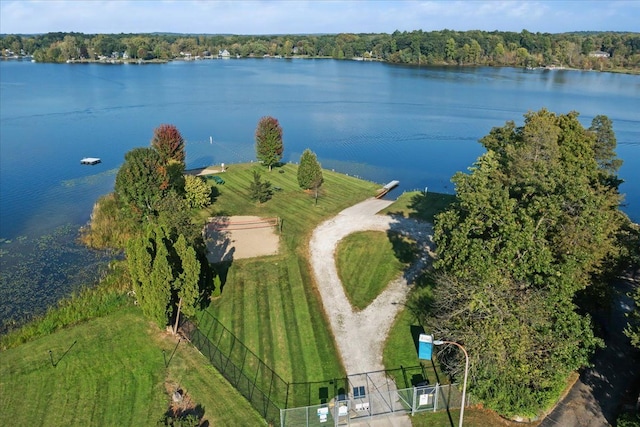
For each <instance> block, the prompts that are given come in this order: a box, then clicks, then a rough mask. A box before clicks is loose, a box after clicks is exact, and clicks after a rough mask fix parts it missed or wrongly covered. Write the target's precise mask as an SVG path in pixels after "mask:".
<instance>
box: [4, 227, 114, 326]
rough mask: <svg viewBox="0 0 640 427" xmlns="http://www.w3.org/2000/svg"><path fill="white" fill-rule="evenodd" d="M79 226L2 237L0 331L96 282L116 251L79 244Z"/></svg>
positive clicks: (41, 311)
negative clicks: (49, 231) (97, 249)
mask: <svg viewBox="0 0 640 427" xmlns="http://www.w3.org/2000/svg"><path fill="white" fill-rule="evenodd" d="M77 237H78V229H77V227H75V226H71V225H68V226H63V227H58V228H56V229H55V230H54V231H53V232H52V233H50V234H47V235H44V236H40V237H37V238H27V237H24V236H23V237H20V238H18V239H17V240H16V241H13V242H12V241H9V240H6V239H5V240H4V241H3V243H4V245H3V247H2V253H1V256H0V322H1V323H2V324H1V325H0V333H2V332H4V331H6V329H7V328H8V327H9V326H10V325H11V327H13V326H16V325H20V324H22V323H24V322H25V321H27V320H29V319H30V318H32V317H33V316H35V315H40V314H42V313H44V312H45V311H46V309H47V308H48V307H50V306H53V305H55V304H56V303H57V302H58V301H59V300H60V299H61V298H63V297H65V296H68V295H70V294H71V293H72V292H74V291H78V290H79V289H81V288H82V287H84V286H92V285H93V284H95V283H96V282H97V281H98V280H99V278H100V277H101V273H102V272H103V271H104V270H106V269H107V268H108V262H109V260H111V259H113V258H114V256H115V254H114V253H113V252H111V251H95V250H90V249H88V248H86V247H85V246H82V245H81V244H79V243H78V242H77Z"/></svg>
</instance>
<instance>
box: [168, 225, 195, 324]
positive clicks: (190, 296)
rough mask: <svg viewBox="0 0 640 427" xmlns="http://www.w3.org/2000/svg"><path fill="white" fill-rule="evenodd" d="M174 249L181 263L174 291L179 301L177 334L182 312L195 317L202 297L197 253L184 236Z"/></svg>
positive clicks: (174, 283)
mask: <svg viewBox="0 0 640 427" xmlns="http://www.w3.org/2000/svg"><path fill="white" fill-rule="evenodd" d="M173 248H174V249H175V252H176V254H177V258H178V261H179V266H177V273H178V274H177V276H176V280H175V281H174V282H173V289H174V292H175V294H176V297H177V299H178V307H177V310H176V322H175V325H174V327H173V333H174V334H175V333H177V332H178V326H179V324H180V312H182V313H184V314H185V315H187V316H193V315H194V314H195V313H196V303H197V302H198V298H199V296H200V287H199V281H200V262H199V261H198V257H197V255H196V251H195V250H194V249H193V247H191V246H189V245H188V244H187V240H186V239H185V238H184V236H183V235H180V236H178V240H177V241H176V243H175V244H174V245H173Z"/></svg>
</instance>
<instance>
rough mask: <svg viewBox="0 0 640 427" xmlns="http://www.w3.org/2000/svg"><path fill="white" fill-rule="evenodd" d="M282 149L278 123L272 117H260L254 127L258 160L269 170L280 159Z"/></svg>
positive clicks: (280, 130) (280, 129) (280, 131)
mask: <svg viewBox="0 0 640 427" xmlns="http://www.w3.org/2000/svg"><path fill="white" fill-rule="evenodd" d="M283 151H284V145H283V143H282V128H281V127H280V123H278V120H277V119H275V118H273V117H269V116H266V117H263V118H261V119H260V121H259V122H258V127H257V128H256V156H257V157H258V160H260V161H261V162H262V163H263V164H264V165H266V166H268V167H269V170H271V168H272V166H274V165H276V164H278V162H280V160H282V153H283Z"/></svg>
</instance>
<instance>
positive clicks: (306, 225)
mask: <svg viewBox="0 0 640 427" xmlns="http://www.w3.org/2000/svg"><path fill="white" fill-rule="evenodd" d="M254 168H258V169H259V170H260V171H261V172H262V179H263V180H267V181H270V182H271V183H272V184H273V185H274V186H277V187H280V188H281V189H282V190H280V191H277V192H274V194H273V198H272V200H270V201H268V202H266V203H264V204H262V205H259V204H257V203H254V202H251V201H250V200H249V199H248V186H249V183H250V182H251V180H252V179H253V176H252V170H253V169H254ZM280 170H282V171H283V172H282V173H281V172H280ZM296 172H297V166H296V165H291V164H287V165H284V166H283V167H281V168H274V169H273V171H271V172H268V170H267V169H266V168H263V167H260V166H259V165H255V164H254V165H246V164H245V165H231V166H230V167H229V168H228V172H226V173H225V174H223V175H224V176H223V177H224V180H225V184H224V185H223V186H222V185H221V186H216V189H217V190H218V191H219V195H218V196H217V198H216V202H215V204H214V205H213V206H212V208H211V209H210V211H209V212H208V213H207V215H208V216H213V215H238V214H242V215H259V216H263V217H273V216H277V217H280V218H281V219H282V234H281V251H280V254H278V255H275V256H270V257H262V258H254V259H247V260H235V261H233V263H232V264H231V266H230V268H229V270H228V275H227V277H226V283H225V284H224V288H223V292H222V295H221V296H220V297H219V298H217V299H215V300H214V301H213V302H212V304H211V305H210V307H209V308H208V310H209V311H210V312H211V313H212V314H213V315H214V316H215V317H216V318H217V319H219V320H220V322H221V323H222V324H223V325H224V326H225V327H226V328H228V329H230V330H231V331H232V332H233V334H234V335H235V336H236V337H237V338H238V339H239V340H240V341H242V342H243V343H244V344H245V345H246V346H247V347H248V348H249V349H250V350H251V351H252V352H254V353H255V354H256V355H257V356H258V357H259V358H260V359H261V360H262V362H264V363H265V364H266V365H267V366H269V367H271V368H273V369H274V370H275V371H276V373H277V374H278V375H279V376H281V377H282V378H283V379H284V380H285V381H286V382H296V383H303V382H314V381H319V382H320V381H324V380H330V379H333V378H340V377H344V375H345V373H344V369H343V367H342V366H341V362H340V358H339V356H338V354H337V350H336V348H335V344H334V341H333V336H332V335H331V333H330V330H329V326H328V323H327V321H326V318H325V315H324V310H323V308H322V306H321V303H320V298H319V295H318V294H317V289H316V286H315V284H314V279H313V278H312V276H311V273H310V266H309V263H308V241H309V239H310V236H311V232H312V231H313V229H314V228H315V227H316V226H317V225H318V224H319V223H320V222H322V221H323V220H325V219H327V218H330V217H332V216H334V215H335V214H337V213H338V212H340V211H341V210H342V209H345V208H347V207H349V206H352V205H353V204H355V203H357V202H360V201H362V200H364V199H366V198H368V197H371V196H372V195H373V194H374V193H375V190H376V189H377V188H378V187H379V185H377V184H374V183H371V182H365V181H361V180H358V179H355V178H352V177H348V176H346V175H342V174H338V173H334V172H331V171H326V170H325V171H323V174H324V183H323V185H322V187H321V191H320V197H319V199H318V203H317V205H316V204H315V200H314V197H313V195H312V194H311V193H307V192H304V191H302V190H301V189H300V188H299V187H298V183H297V177H296ZM289 398H290V401H289V406H295V405H297V404H309V402H310V399H311V402H315V401H316V400H317V399H318V392H317V390H316V391H312V392H309V393H308V394H305V395H302V396H301V395H299V394H298V393H293V395H291V394H290V396H289ZM291 399H292V400H291Z"/></svg>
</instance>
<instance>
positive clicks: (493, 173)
mask: <svg viewBox="0 0 640 427" xmlns="http://www.w3.org/2000/svg"><path fill="white" fill-rule="evenodd" d="M481 142H482V143H483V144H484V146H485V147H486V148H487V153H486V154H484V155H483V156H481V157H480V158H479V159H478V161H477V162H476V163H475V165H474V166H473V168H471V170H470V173H469V174H464V173H458V174H456V175H455V176H454V178H453V182H454V183H455V185H456V196H457V201H456V203H454V204H453V206H452V207H451V208H450V209H448V210H447V211H445V212H443V213H441V214H440V215H438V216H437V218H436V224H435V236H434V237H435V241H436V244H437V252H438V259H437V261H436V262H435V264H434V267H435V269H436V273H437V274H436V277H437V285H436V289H435V302H434V304H433V307H432V310H431V312H430V313H429V314H428V315H427V314H426V313H425V322H427V323H428V324H429V325H430V327H431V328H432V330H433V331H434V332H435V333H436V334H437V335H438V337H439V338H442V339H447V340H451V341H457V342H461V343H463V344H464V345H465V347H466V348H467V350H468V351H469V354H470V355H471V357H472V369H473V376H472V377H473V378H474V381H473V382H472V385H471V388H472V390H473V392H474V394H475V395H476V396H477V397H478V398H480V399H481V400H483V401H484V402H485V404H486V405H487V406H488V407H490V408H492V409H495V410H497V411H498V412H500V413H502V414H505V415H535V414H537V412H538V411H539V410H540V409H542V408H544V407H546V406H547V405H548V404H550V403H551V402H553V401H554V400H555V399H556V398H557V397H558V395H559V393H560V391H561V390H562V388H563V387H564V384H565V382H564V381H565V379H566V376H567V375H568V374H569V372H571V371H573V370H575V369H578V368H580V367H581V366H584V365H586V364H587V363H588V358H589V356H590V355H591V354H592V352H593V350H594V349H595V347H596V346H597V345H598V344H599V340H598V339H596V338H595V337H594V335H593V332H592V330H591V327H590V319H589V318H588V317H587V316H584V315H581V314H579V313H578V311H577V307H576V305H575V303H574V298H575V295H576V293H577V292H578V291H580V290H583V289H585V288H586V287H587V286H589V285H590V283H591V282H592V280H593V277H594V276H595V275H597V274H599V273H601V272H602V270H603V268H604V264H605V262H606V260H607V259H609V258H611V257H616V256H617V253H618V251H617V247H616V245H617V243H616V236H617V234H618V233H619V231H620V228H621V226H622V225H623V224H624V221H625V216H624V215H623V214H621V213H620V211H619V209H618V207H619V204H620V200H621V198H620V196H619V194H618V192H617V189H616V188H612V187H610V186H605V185H602V184H601V180H600V179H599V176H600V168H599V166H598V162H597V161H596V154H595V152H594V145H595V135H594V132H591V131H589V130H587V129H584V128H583V127H582V125H581V124H580V122H579V121H578V114H577V113H569V114H564V115H556V114H553V113H551V112H549V111H547V110H544V109H543V110H541V111H538V112H532V113H528V114H526V115H525V123H524V126H521V127H516V126H515V124H514V123H513V122H507V123H506V124H505V126H504V127H502V128H494V129H492V130H491V132H490V133H489V135H487V136H486V137H484V138H482V139H481ZM609 155H610V156H611V157H612V156H614V155H615V153H613V152H611V153H610V154H609Z"/></svg>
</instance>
